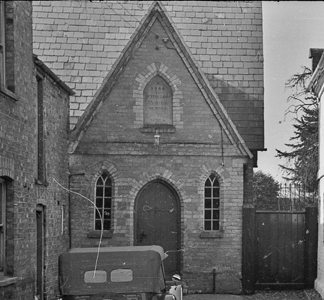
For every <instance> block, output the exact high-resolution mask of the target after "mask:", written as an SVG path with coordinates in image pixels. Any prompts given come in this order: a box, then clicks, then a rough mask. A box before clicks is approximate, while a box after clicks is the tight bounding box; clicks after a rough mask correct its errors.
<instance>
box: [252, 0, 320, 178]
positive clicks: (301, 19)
mask: <svg viewBox="0 0 324 300" xmlns="http://www.w3.org/2000/svg"><path fill="white" fill-rule="evenodd" d="M262 5H263V39H264V85H265V148H267V151H266V152H259V160H258V166H259V169H260V170H262V171H263V172H265V173H270V174H271V175H272V176H274V177H275V179H277V180H279V181H280V180H281V177H282V171H281V170H280V168H279V166H278V164H279V163H281V164H282V163H284V160H282V159H281V160H280V159H279V158H276V157H275V155H276V151H275V149H279V150H287V149H289V148H286V147H285V145H284V144H285V143H289V138H290V137H291V136H292V135H293V127H292V125H293V117H294V115H292V114H288V115H286V116H285V111H286V110H287V108H288V107H289V105H290V104H289V103H288V102H287V97H288V96H289V95H290V94H291V93H292V90H289V89H287V88H286V87H285V83H286V82H287V80H288V79H289V78H290V77H291V76H292V75H293V74H295V73H297V72H300V71H301V66H307V67H309V68H311V63H312V61H311V59H310V58H309V49H310V48H324V2H319V1H279V2H274V1H263V4H262Z"/></svg>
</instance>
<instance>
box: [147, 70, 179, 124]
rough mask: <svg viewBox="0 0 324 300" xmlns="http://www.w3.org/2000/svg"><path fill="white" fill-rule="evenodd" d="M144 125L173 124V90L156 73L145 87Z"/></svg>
mask: <svg viewBox="0 0 324 300" xmlns="http://www.w3.org/2000/svg"><path fill="white" fill-rule="evenodd" d="M143 96H144V125H172V123H173V120H172V115H173V111H172V90H171V88H170V86H169V85H168V83H167V82H166V81H165V80H164V79H163V78H162V77H161V76H159V75H156V76H155V77H154V78H152V79H151V81H150V82H149V83H148V84H147V85H146V87H145V89H144V95H143Z"/></svg>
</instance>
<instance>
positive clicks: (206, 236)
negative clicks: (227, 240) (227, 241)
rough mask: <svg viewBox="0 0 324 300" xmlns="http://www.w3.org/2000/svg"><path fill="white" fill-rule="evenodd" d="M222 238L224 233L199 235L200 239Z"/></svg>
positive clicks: (210, 232)
mask: <svg viewBox="0 0 324 300" xmlns="http://www.w3.org/2000/svg"><path fill="white" fill-rule="evenodd" d="M223 237H224V231H222V230H220V231H203V232H201V233H200V238H201V239H221V238H223Z"/></svg>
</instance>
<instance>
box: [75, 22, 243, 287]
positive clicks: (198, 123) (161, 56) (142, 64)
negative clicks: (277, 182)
mask: <svg viewBox="0 0 324 300" xmlns="http://www.w3.org/2000/svg"><path fill="white" fill-rule="evenodd" d="M155 35H159V36H160V38H165V37H166V31H165V29H164V27H163V26H162V25H161V24H160V22H159V21H156V22H155V23H154V25H153V26H152V28H151V29H150V32H149V33H148V35H147V36H146V37H145V38H144V40H143V41H142V43H141V45H140V46H139V48H138V49H136V50H134V52H133V53H132V55H131V58H130V59H129V60H128V61H127V63H125V65H124V66H123V72H121V73H120V75H119V76H118V77H116V78H114V81H115V84H114V87H113V90H112V91H111V92H110V93H106V92H105V91H106V90H107V89H106V86H103V87H102V88H101V90H100V91H99V92H98V94H97V97H98V99H102V104H101V105H100V106H99V108H98V109H96V110H95V111H96V114H95V118H94V119H93V121H92V122H91V124H90V125H89V127H87V130H84V132H83V135H82V139H81V141H80V143H79V145H78V146H77V148H76V149H75V151H74V153H73V154H71V156H70V172H71V174H78V175H75V176H72V178H71V188H72V189H73V191H76V192H78V193H81V194H82V195H83V196H85V197H87V198H88V199H89V200H91V201H93V200H94V186H95V182H96V179H97V177H98V176H99V175H100V174H101V172H102V171H103V170H107V171H108V173H109V174H110V176H111V177H112V181H113V183H114V225H113V233H112V235H111V236H109V237H104V239H103V241H102V243H101V245H102V246H125V245H133V244H134V242H135V238H134V235H135V229H134V222H135V218H134V213H136V212H134V210H135V209H136V208H135V207H136V205H135V202H136V199H137V196H138V195H139V193H140V191H141V189H142V188H143V187H144V186H145V185H146V184H147V183H149V182H152V181H154V180H161V181H163V182H164V183H165V184H167V185H168V186H169V187H170V188H171V189H172V190H174V192H175V194H176V195H177V197H178V201H179V203H180V205H179V206H180V207H181V213H180V215H181V217H180V222H181V238H180V240H181V241H180V243H181V246H180V251H179V253H181V255H180V256H181V267H180V270H179V271H180V272H181V275H182V276H183V279H184V282H185V283H186V285H187V286H188V288H187V289H188V291H189V292H197V291H202V292H212V289H213V269H215V270H216V274H217V286H216V291H217V292H218V293H240V292H241V281H240V279H241V266H242V255H241V251H242V206H243V198H244V197H243V193H244V182H243V177H244V175H243V172H244V170H243V165H244V164H245V163H247V157H246V156H244V155H243V154H242V153H241V152H240V151H239V150H238V149H237V148H236V147H235V146H234V145H233V144H232V143H231V140H230V139H229V137H228V136H227V135H226V134H225V133H224V134H222V132H221V128H220V125H219V123H218V121H217V119H216V117H215V115H214V114H213V112H212V109H211V107H210V106H209V104H208V103H207V101H206V100H205V98H204V96H203V93H202V92H201V90H200V89H199V88H198V86H197V84H196V83H195V81H194V79H193V76H192V75H191V74H190V72H189V71H188V69H187V67H186V64H185V63H184V61H183V59H181V55H177V53H176V52H175V50H174V48H173V47H172V46H171V45H170V46H169V47H166V46H165V47H162V46H161V47H159V48H158V49H157V48H156V42H155ZM148 54H149V55H148ZM182 55H183V56H184V55H185V54H183V53H182ZM156 74H159V75H160V76H163V78H164V79H165V80H166V81H167V82H168V84H169V86H170V88H171V89H172V90H173V95H174V98H173V99H174V101H173V120H174V123H173V127H174V128H173V130H171V131H168V130H163V129H161V130H160V136H161V138H160V145H159V146H156V145H154V143H153V141H154V137H153V136H154V134H155V132H154V131H150V130H147V128H144V127H143V109H144V108H143V105H144V104H143V89H144V86H145V85H146V84H147V82H148V81H149V80H150V79H151V78H152V77H153V76H154V75H156ZM222 153H223V157H222ZM212 172H215V173H216V174H217V176H218V177H219V181H220V184H221V194H222V206H221V207H222V213H221V224H222V229H223V230H222V231H221V232H217V233H215V232H206V231H204V230H203V220H204V184H205V181H206V179H207V178H208V177H209V176H210V174H211V173H212ZM81 174H83V175H81ZM93 211H94V208H93V204H92V203H91V202H90V201H87V200H86V199H84V198H82V197H80V196H75V195H74V196H72V202H71V223H72V246H73V247H89V246H90V247H95V246H98V245H99V238H98V235H97V237H93V236H91V235H90V233H91V232H92V231H93Z"/></svg>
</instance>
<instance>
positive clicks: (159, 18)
mask: <svg viewBox="0 0 324 300" xmlns="http://www.w3.org/2000/svg"><path fill="white" fill-rule="evenodd" d="M33 7H34V51H35V53H36V54H37V55H39V57H40V58H41V59H42V60H43V61H45V62H46V64H48V65H49V66H50V67H51V68H52V69H53V70H54V71H55V73H57V74H58V75H59V76H60V78H62V80H64V81H65V82H67V84H68V85H69V86H71V87H72V88H73V89H74V90H75V95H74V96H73V97H71V109H70V115H71V125H72V126H71V128H72V129H73V130H72V133H71V141H70V147H69V153H70V174H71V175H70V179H71V181H70V185H71V188H72V189H73V191H75V192H78V193H79V194H81V195H82V196H77V195H73V196H72V197H71V237H72V247H86V246H93V247H96V246H98V245H99V244H100V245H102V246H103V245H105V246H118V245H120V246H125V245H145V244H160V245H162V246H163V247H164V249H165V251H166V252H167V253H168V254H169V257H168V258H167V260H166V271H167V275H168V276H169V275H171V274H172V273H175V272H177V273H180V274H181V275H182V277H183V280H184V282H185V284H186V285H187V286H188V291H203V292H211V291H212V290H213V289H214V290H215V291H216V292H218V293H221V292H223V293H224V292H225V293H226V292H228V293H240V292H241V291H242V283H241V280H242V264H243V263H244V262H243V261H242V251H243V249H242V226H244V220H243V215H242V211H243V206H244V205H247V206H248V205H250V204H251V199H252V197H251V175H252V168H253V166H256V163H257V153H258V151H260V150H261V151H262V150H264V141H263V140H264V137H263V135H264V132H263V131H264V124H263V123H264V121H263V53H262V9H261V2H227V1H224V2H218V1H217V2H216V1H209V2H208V1H188V2H187V1H179V2H177V1H163V2H162V3H160V2H155V1H154V2H152V1H148V2H146V1H138V2H137V1H130V2H120V1H109V2H107V1H99V2H89V1H84V2H83V1H34V2H33ZM94 204H96V206H97V208H98V209H95V208H94ZM101 216H102V219H103V221H101ZM102 226H103V228H104V230H103V232H101V231H100V228H101V227H102ZM101 238H102V240H101ZM243 275H244V274H243ZM215 277H216V281H215ZM215 282H216V284H215Z"/></svg>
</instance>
